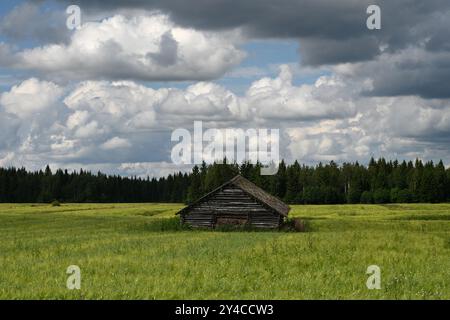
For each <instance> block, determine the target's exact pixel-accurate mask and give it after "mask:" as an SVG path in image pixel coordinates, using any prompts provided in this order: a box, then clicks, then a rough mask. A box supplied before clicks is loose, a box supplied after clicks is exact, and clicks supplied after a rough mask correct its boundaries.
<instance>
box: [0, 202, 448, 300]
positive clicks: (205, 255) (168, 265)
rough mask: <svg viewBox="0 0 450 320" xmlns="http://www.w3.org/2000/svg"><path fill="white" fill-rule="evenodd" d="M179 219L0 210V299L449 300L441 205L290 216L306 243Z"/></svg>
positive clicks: (149, 213) (296, 236)
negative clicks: (70, 285) (73, 268)
mask: <svg viewBox="0 0 450 320" xmlns="http://www.w3.org/2000/svg"><path fill="white" fill-rule="evenodd" d="M179 208H181V205H175V204H62V205H61V206H59V207H52V206H50V205H32V204H0V239H1V241H0V299H80V298H81V299H450V221H449V220H450V204H405V205H402V204H395V205H335V206H292V208H293V209H292V211H291V213H290V215H292V216H297V217H301V218H304V219H307V220H308V225H309V227H310V232H307V233H292V232H276V231H275V232H274V231H271V232H251V231H249V232H219V231H202V230H194V231H191V230H186V229H185V228H183V227H180V226H179V224H178V221H177V219H176V218H174V213H175V212H176V211H177V210H178V209H179ZM374 264H375V265H378V266H379V267H380V268H381V289H380V290H368V289H367V287H366V280H367V278H368V276H369V275H366V270H367V267H368V266H369V265H374ZM69 265H78V266H79V267H80V268H81V290H68V289H67V288H66V280H67V277H68V275H67V274H66V269H67V267H68V266H69Z"/></svg>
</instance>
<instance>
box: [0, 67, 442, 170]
mask: <svg viewBox="0 0 450 320" xmlns="http://www.w3.org/2000/svg"><path fill="white" fill-rule="evenodd" d="M349 86H350V85H349V83H348V81H347V78H346V77H345V76H344V75H342V74H340V73H339V72H337V71H336V72H335V74H333V75H330V76H322V77H320V78H318V79H317V80H316V82H315V83H314V84H311V85H309V84H303V85H300V86H296V85H294V84H293V83H292V74H291V71H290V69H289V68H288V67H282V70H281V72H280V74H279V75H278V76H277V77H274V78H263V79H260V80H257V81H255V82H254V83H253V84H252V85H251V86H250V87H249V89H248V90H247V92H246V93H245V94H243V95H237V94H235V93H233V92H231V91H229V90H227V89H226V88H224V87H223V86H220V85H218V84H213V83H208V82H199V83H196V84H193V85H190V86H188V87H186V88H185V89H176V88H160V89H151V88H148V87H145V86H143V85H140V84H137V83H135V82H131V81H117V82H110V81H86V82H82V83H79V84H78V85H77V86H75V87H73V88H71V89H70V91H69V89H63V88H61V87H59V86H57V85H55V84H53V83H51V82H47V81H39V80H37V79H29V80H26V81H24V82H23V83H21V84H18V85H16V86H14V87H13V88H11V90H10V91H8V92H5V93H3V94H2V96H1V99H0V104H1V106H2V108H0V124H1V126H2V139H1V140H0V159H2V160H1V161H2V162H1V163H4V164H5V163H10V164H14V165H16V166H20V165H26V166H27V167H30V168H35V167H39V166H43V165H45V164H47V163H53V164H55V165H56V164H57V165H59V166H62V167H66V166H70V165H74V164H76V165H77V166H78V168H79V167H86V168H97V167H99V168H100V169H101V168H102V166H103V167H104V168H105V170H109V172H118V173H119V172H120V173H122V174H126V175H134V174H137V175H142V174H146V173H148V174H151V175H154V174H157V173H156V172H157V171H158V169H157V168H161V167H158V165H156V163H159V164H161V163H164V161H168V158H169V156H170V148H171V147H172V146H173V144H172V143H171V141H170V132H171V131H172V130H173V129H175V128H178V127H182V128H187V129H191V128H192V125H193V122H194V121H195V120H202V121H203V122H204V128H205V129H206V128H211V127H217V128H231V127H234V128H275V129H276V128H279V129H280V134H281V140H280V150H281V152H282V154H281V156H282V158H285V159H287V160H288V161H290V160H293V159H298V160H300V161H302V162H307V163H313V162H316V161H329V160H337V161H354V160H359V161H362V162H364V161H367V159H369V158H370V157H371V156H385V157H392V158H393V157H399V158H413V157H416V156H421V157H429V158H434V159H436V157H439V158H443V159H444V160H445V161H446V162H447V163H449V162H450V156H449V154H448V139H446V138H448V137H449V136H450V103H449V101H448V100H425V99H422V98H420V97H367V96H366V97H365V96H360V95H359V94H358V90H364V88H365V83H364V82H361V83H360V84H359V85H354V84H352V86H351V87H352V90H349ZM66 91H67V92H68V94H66V95H64V94H63V93H64V92H66ZM283 101H287V102H286V103H284V104H283V103H282V102H283ZM33 102H35V103H33ZM55 110H59V112H55ZM14 112H15V113H14ZM37 112H39V113H40V116H36V114H37ZM30 115H32V117H31V116H30ZM280 120H283V121H280ZM285 120H288V121H285ZM124 148H126V151H127V152H123V151H124ZM153 163H155V166H153ZM100 164H101V165H100ZM161 170H162V169H161ZM164 170H166V171H164V172H172V171H176V170H177V167H176V166H170V165H167V166H164Z"/></svg>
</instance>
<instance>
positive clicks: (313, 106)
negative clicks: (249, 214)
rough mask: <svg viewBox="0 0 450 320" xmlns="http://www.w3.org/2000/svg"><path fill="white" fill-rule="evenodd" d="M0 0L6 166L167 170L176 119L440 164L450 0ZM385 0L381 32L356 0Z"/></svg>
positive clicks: (446, 115) (299, 155) (0, 156)
mask: <svg viewBox="0 0 450 320" xmlns="http://www.w3.org/2000/svg"><path fill="white" fill-rule="evenodd" d="M72 4H73V3H72V2H71V1H66V0H36V1H26V0H22V1H18V0H2V1H1V2H0V166H3V167H8V166H15V167H22V166H24V167H26V168H27V169H30V170H37V169H41V168H43V167H44V166H46V165H47V164H49V165H50V166H51V167H52V168H65V169H69V170H73V169H80V168H83V169H88V170H92V171H97V170H101V171H103V172H106V173H114V174H121V175H125V176H130V175H139V176H146V175H150V176H157V177H159V176H164V175H167V174H169V173H171V172H174V171H178V170H188V169H189V168H190V166H187V165H176V164H174V163H173V162H172V161H171V156H170V155H171V150H172V148H173V146H174V142H172V141H171V133H172V132H173V131H174V130H175V129H176V128H186V129H189V130H190V129H191V128H192V127H193V124H194V121H203V124H204V127H205V128H244V129H245V128H275V129H279V130H280V153H281V154H280V156H281V157H282V158H284V159H286V160H287V161H288V162H292V161H294V160H298V161H300V162H301V163H306V164H317V163H319V162H328V161H331V160H333V161H336V162H338V163H343V162H346V161H347V162H348V161H352V162H353V161H359V162H360V163H367V162H368V161H369V159H370V158H371V157H375V158H378V157H385V158H387V159H399V160H412V159H415V158H420V159H423V160H425V161H428V160H434V161H439V160H440V159H442V160H443V161H444V163H445V164H446V165H447V166H448V165H450V152H449V149H450V148H449V146H450V36H449V34H448V30H450V2H449V1H448V0H428V1H420V0H396V1H388V0H378V1H375V0H370V1H369V0H342V1H331V0H280V1H276V2H274V1H270V0H241V1H225V0H211V1H204V0H190V1H179V0H164V1H163V0H154V1H152V0H150V1H143V0H131V1H114V0H113V1H96V0H89V1H88V0H78V1H77V2H76V4H77V5H78V6H79V7H80V9H81V25H80V27H79V28H77V29H74V30H70V29H69V28H67V27H66V21H67V19H68V18H69V15H68V14H67V13H66V8H67V7H68V6H69V5H72ZM372 4H376V5H378V6H379V7H380V10H381V29H375V30H371V29H369V28H367V25H366V20H367V19H368V17H369V14H367V12H366V10H367V8H368V7H369V5H372Z"/></svg>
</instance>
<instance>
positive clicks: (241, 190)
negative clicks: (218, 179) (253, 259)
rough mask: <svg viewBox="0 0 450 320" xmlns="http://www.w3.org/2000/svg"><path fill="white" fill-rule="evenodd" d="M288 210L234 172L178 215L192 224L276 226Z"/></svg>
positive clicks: (201, 225)
mask: <svg viewBox="0 0 450 320" xmlns="http://www.w3.org/2000/svg"><path fill="white" fill-rule="evenodd" d="M289 210H290V208H289V206H288V205H286V204H285V203H284V202H282V201H281V200H280V199H278V198H276V197H274V196H272V195H270V194H268V193H267V192H265V191H264V190H262V189H261V188H259V187H258V186H256V185H255V184H253V183H252V182H250V181H248V180H247V179H245V178H244V177H242V176H240V175H237V176H236V177H234V178H233V179H231V180H230V181H228V182H226V183H225V184H223V185H221V186H220V187H218V188H217V189H215V190H213V191H211V192H210V193H208V194H206V195H204V196H203V197H201V198H200V199H198V200H197V201H195V202H194V203H192V204H190V205H189V206H187V207H185V208H183V209H182V210H180V211H179V212H178V213H177V214H179V215H180V216H181V221H182V223H186V224H189V225H191V226H193V227H209V228H214V227H216V226H218V225H248V226H252V227H256V228H278V227H279V226H280V225H281V223H282V222H283V219H284V218H286V217H287V216H288V213H289Z"/></svg>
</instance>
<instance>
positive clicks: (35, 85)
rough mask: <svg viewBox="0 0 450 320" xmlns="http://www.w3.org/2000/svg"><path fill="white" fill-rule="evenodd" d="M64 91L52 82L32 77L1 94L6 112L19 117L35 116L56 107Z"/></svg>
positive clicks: (0, 102)
mask: <svg viewBox="0 0 450 320" xmlns="http://www.w3.org/2000/svg"><path fill="white" fill-rule="evenodd" d="M62 92H63V90H62V89H61V88H60V87H59V86H58V85H56V84H54V83H52V82H47V81H39V80H38V79H36V78H31V79H28V80H26V81H24V82H22V83H21V84H20V85H16V86H13V87H12V88H11V90H10V91H9V92H5V93H3V94H2V95H1V96H0V104H1V105H2V106H3V107H4V109H5V111H6V112H8V113H11V114H14V115H16V116H18V117H19V118H28V117H34V116H35V115H36V114H39V113H41V112H44V111H45V110H46V109H50V108H52V107H54V105H55V103H56V102H57V101H58V99H59V98H60V97H61V95H62Z"/></svg>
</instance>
